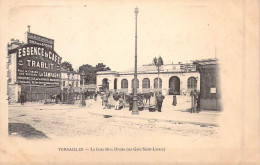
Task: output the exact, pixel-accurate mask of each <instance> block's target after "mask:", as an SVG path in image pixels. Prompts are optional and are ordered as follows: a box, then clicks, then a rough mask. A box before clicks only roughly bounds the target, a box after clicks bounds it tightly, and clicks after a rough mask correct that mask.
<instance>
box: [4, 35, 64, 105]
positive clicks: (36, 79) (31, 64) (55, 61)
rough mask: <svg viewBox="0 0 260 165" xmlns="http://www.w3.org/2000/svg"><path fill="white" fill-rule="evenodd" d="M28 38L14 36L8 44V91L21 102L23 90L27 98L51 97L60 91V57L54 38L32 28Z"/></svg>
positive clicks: (9, 95) (37, 99) (40, 98)
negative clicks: (22, 40) (41, 34)
mask: <svg viewBox="0 0 260 165" xmlns="http://www.w3.org/2000/svg"><path fill="white" fill-rule="evenodd" d="M25 38H26V41H25V42H20V41H19V40H14V39H11V41H10V43H8V45H7V50H8V54H7V59H8V62H7V77H8V82H7V95H8V100H9V102H10V103H12V102H18V101H19V98H20V95H21V94H22V93H23V94H24V95H25V97H26V100H27V101H39V100H46V99H50V98H51V96H52V95H53V94H58V93H60V90H61V89H60V79H61V73H60V70H61V69H60V68H61V60H62V59H61V57H60V56H59V55H58V54H57V53H56V52H55V50H54V40H53V39H49V38H46V37H43V36H39V35H37V34H33V33H31V32H29V31H28V32H26V33H25Z"/></svg>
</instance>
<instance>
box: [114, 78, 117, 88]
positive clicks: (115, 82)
mask: <svg viewBox="0 0 260 165" xmlns="http://www.w3.org/2000/svg"><path fill="white" fill-rule="evenodd" d="M114 89H117V78H115V79H114Z"/></svg>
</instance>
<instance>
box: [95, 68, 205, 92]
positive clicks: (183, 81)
mask: <svg viewBox="0 0 260 165" xmlns="http://www.w3.org/2000/svg"><path fill="white" fill-rule="evenodd" d="M172 76H176V77H178V78H179V79H180V90H181V91H182V90H183V91H187V90H188V89H187V81H188V78H189V77H195V78H197V90H199V89H200V74H199V73H198V72H189V73H174V72H163V73H160V76H159V77H160V79H161V80H162V91H163V94H164V95H166V94H169V79H170V78H171V77H172ZM157 77H158V74H157V73H142V74H138V75H137V79H138V80H139V89H138V92H149V91H150V90H156V89H157V88H154V79H157ZM104 78H107V79H108V82H109V89H110V90H113V89H114V79H115V78H117V89H121V81H122V80H123V79H126V80H127V81H128V89H123V91H127V92H128V93H131V92H132V88H131V85H132V80H133V79H134V75H133V74H120V75H119V76H116V75H115V74H105V75H97V87H99V86H101V85H102V80H103V79H104ZM144 78H149V80H150V88H149V89H143V88H142V81H143V79H144Z"/></svg>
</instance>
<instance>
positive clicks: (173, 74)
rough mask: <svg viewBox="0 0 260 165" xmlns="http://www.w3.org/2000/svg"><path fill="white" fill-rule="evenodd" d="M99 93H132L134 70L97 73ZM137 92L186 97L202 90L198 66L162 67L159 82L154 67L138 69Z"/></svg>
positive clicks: (171, 65)
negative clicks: (153, 92) (154, 92)
mask: <svg viewBox="0 0 260 165" xmlns="http://www.w3.org/2000/svg"><path fill="white" fill-rule="evenodd" d="M96 76H97V89H98V91H104V90H110V91H120V92H125V93H132V91H133V79H134V70H127V71H122V72H116V71H101V72H97V74H96ZM137 79H138V81H137V91H138V93H147V92H150V91H155V90H158V82H159V90H160V91H162V93H163V94H165V95H168V94H169V95H173V94H174V93H175V94H177V95H186V94H189V92H190V91H191V90H193V89H196V90H199V89H200V73H199V72H198V71H197V70H196V66H195V65H193V64H191V63H189V64H181V63H179V64H166V65H163V66H161V67H160V74H159V81H158V70H157V68H156V66H154V65H144V66H142V67H138V69H137Z"/></svg>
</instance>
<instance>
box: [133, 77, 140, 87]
mask: <svg viewBox="0 0 260 165" xmlns="http://www.w3.org/2000/svg"><path fill="white" fill-rule="evenodd" d="M131 87H132V88H134V79H133V80H132V86H131ZM137 88H139V80H138V79H137Z"/></svg>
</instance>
